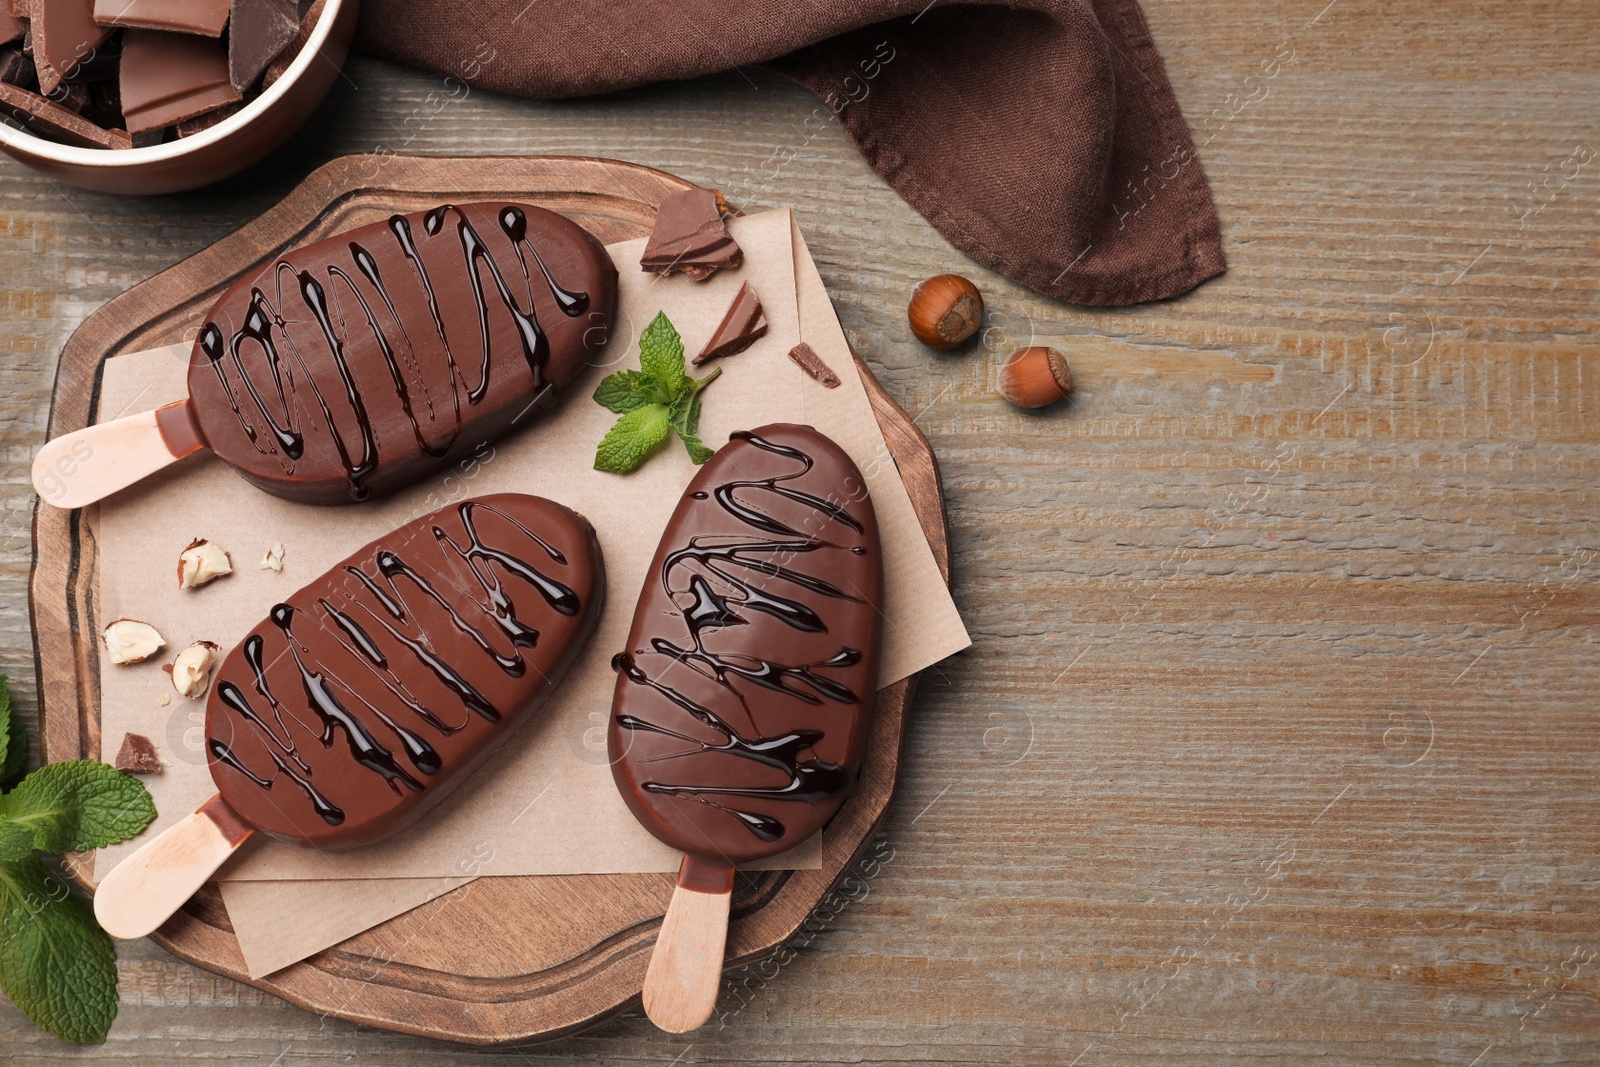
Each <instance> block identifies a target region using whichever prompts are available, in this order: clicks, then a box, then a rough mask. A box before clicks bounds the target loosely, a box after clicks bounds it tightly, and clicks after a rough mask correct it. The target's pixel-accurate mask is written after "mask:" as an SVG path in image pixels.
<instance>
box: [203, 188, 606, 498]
mask: <svg viewBox="0 0 1600 1067" xmlns="http://www.w3.org/2000/svg"><path fill="white" fill-rule="evenodd" d="M530 212H532V213H534V215H535V216H536V224H534V220H532V219H530ZM490 218H492V219H493V220H494V221H493V225H494V226H495V228H496V229H497V230H498V231H499V233H500V235H502V236H503V237H504V240H505V242H508V243H509V251H507V250H506V249H507V244H506V243H495V244H491V243H490V242H487V241H485V240H484V238H483V237H482V236H481V235H480V232H479V229H478V228H477V226H475V225H474V221H473V220H474V219H476V220H477V221H478V223H479V224H480V225H482V224H484V223H486V222H487V221H488V219H490ZM413 219H420V221H421V224H422V229H423V231H424V232H425V234H426V235H427V236H428V237H433V236H439V235H443V236H441V241H449V242H450V245H449V247H453V248H454V249H455V252H454V253H453V254H449V253H445V252H444V251H442V249H443V248H445V247H447V246H445V245H440V246H439V248H436V249H434V250H432V251H429V252H428V253H427V258H428V259H429V260H430V261H431V263H432V267H431V268H430V267H429V266H428V265H427V264H426V263H425V262H424V254H423V252H422V251H421V250H419V248H418V241H417V237H416V235H415V233H414V231H413V228H412V220H413ZM450 231H453V235H452V234H451V232H450ZM497 242H498V238H497ZM541 243H542V244H544V245H545V248H544V249H543V250H542V251H541V248H540V247H539V244H541ZM558 251H559V252H560V255H558V256H556V257H555V259H553V260H552V259H550V257H551V255H553V254H554V253H556V252H558ZM574 254H576V256H577V257H578V258H577V260H576V262H578V264H579V265H578V267H577V268H576V269H574V268H573V267H572V266H571V264H573V263H574V262H575V260H574ZM547 261H549V262H557V263H562V264H566V266H564V267H563V268H562V269H563V271H565V272H568V273H570V274H571V275H572V279H571V280H569V281H562V280H558V279H557V277H556V275H555V273H554V272H553V271H552V270H551V268H550V267H549V266H547ZM513 264H514V265H515V267H516V268H517V269H516V270H511V269H510V267H511V266H512V265H513ZM518 274H520V275H521V280H520V283H517V284H513V283H512V282H511V281H509V280H508V275H509V277H510V278H516V276H517V275H518ZM485 277H487V279H488V282H489V285H488V287H487V288H486V286H485ZM614 279H615V271H614V268H612V266H611V264H610V262H609V260H608V259H607V258H606V256H605V252H604V250H603V249H601V248H600V247H599V245H598V244H597V243H595V242H594V241H593V239H592V238H591V237H589V235H588V234H587V233H585V232H584V231H582V230H581V229H579V228H578V227H577V226H576V225H574V224H572V223H571V222H569V221H567V220H566V219H563V218H561V217H560V216H557V215H554V214H552V213H550V212H546V211H542V210H540V209H537V208H523V207H519V206H517V205H515V204H485V205H468V206H467V207H465V208H460V207H456V206H454V205H449V204H447V205H444V206H441V207H439V208H436V209H434V210H432V211H430V212H428V213H427V214H425V215H422V216H410V217H408V216H404V215H396V216H393V217H391V218H390V219H388V220H387V221H386V222H385V223H382V224H379V225H376V226H369V227H365V228H363V229H361V230H358V231H354V232H352V233H350V234H348V235H345V236H344V237H342V238H338V239H333V240H329V241H325V242H322V243H321V244H319V245H315V246H312V247H311V248H309V249H305V250H297V251H295V252H291V253H289V254H287V255H286V256H284V257H283V258H281V259H279V260H277V261H276V262H275V263H273V264H272V265H271V266H269V267H268V268H267V269H265V270H263V271H262V272H261V273H260V274H258V275H257V276H256V277H255V278H254V279H252V280H251V281H250V282H249V283H248V285H246V286H243V287H240V286H236V287H235V289H234V290H230V291H229V293H228V294H226V295H224V297H223V298H222V300H221V301H219V302H218V305H217V307H216V308H215V309H214V310H213V312H212V314H211V316H210V317H209V318H208V320H207V322H206V323H205V324H204V326H203V327H202V328H201V331H200V337H199V340H198V342H197V344H196V352H197V355H196V359H195V361H194V364H193V367H192V370H191V380H190V390H191V395H192V396H195V398H196V400H197V404H196V408H197V411H198V412H199V414H200V416H201V417H202V418H203V419H204V420H205V422H206V426H205V428H206V432H207V437H208V439H209V440H210V441H212V443H213V446H214V447H217V448H218V451H219V454H222V455H223V456H224V458H225V459H228V460H229V462H230V463H234V464H235V465H236V466H240V467H241V469H244V470H245V471H246V472H247V473H250V474H252V475H253V476H255V477H256V478H257V479H258V483H264V487H265V488H269V489H273V491H278V490H277V489H276V488H274V487H275V486H277V485H279V484H280V483H291V484H292V483H294V482H295V481H296V479H299V480H300V481H302V482H303V481H305V480H307V479H308V478H319V479H326V478H330V477H336V478H338V479H339V481H340V482H341V483H342V487H343V495H344V496H345V497H347V498H348V499H350V500H361V499H365V498H367V497H368V496H370V495H372V494H373V493H375V492H388V491H390V490H392V489H394V488H397V487H398V484H390V483H391V481H393V479H392V478H391V477H389V476H388V474H386V472H389V471H390V470H391V469H392V468H395V467H397V466H401V467H403V466H405V465H407V464H413V465H414V464H416V462H417V461H418V460H424V461H427V462H430V463H431V464H432V465H433V466H437V465H439V463H440V462H443V461H447V460H448V458H449V457H450V456H452V455H453V454H454V453H455V452H457V451H459V450H461V449H463V448H466V449H470V448H472V447H475V446H477V445H481V444H482V443H483V442H484V441H485V440H488V439H490V438H491V437H492V436H495V435H497V434H498V433H500V432H504V430H505V429H508V428H509V426H510V425H511V424H512V423H514V422H515V416H517V415H519V414H520V413H522V412H525V411H526V410H527V408H528V406H529V405H530V404H531V403H532V402H533V401H534V400H535V399H537V398H538V397H539V396H540V395H541V393H543V392H545V391H547V390H550V389H553V388H555V387H557V386H560V385H563V384H565V382H566V381H567V380H569V379H570V378H571V377H572V376H573V375H574V374H576V373H577V372H578V371H580V370H581V369H582V368H583V365H584V360H585V358H586V357H587V356H589V355H592V354H593V353H592V351H590V349H597V348H598V344H597V343H596V342H597V341H598V342H599V343H603V340H601V339H602V338H603V337H604V336H605V334H606V332H607V331H605V330H601V331H600V332H599V333H598V334H592V330H591V327H592V323H589V322H584V323H578V322H574V323H572V324H571V325H570V326H568V325H566V324H564V323H563V325H561V326H560V327H559V328H557V327H556V326H555V325H553V324H552V323H551V322H548V321H545V322H541V319H540V310H539V309H540V307H541V306H542V307H543V308H544V309H545V310H544V314H545V318H546V319H547V320H548V319H549V318H550V317H551V315H552V314H553V315H554V316H555V318H556V319H557V320H575V319H579V318H580V317H584V316H590V312H591V309H593V311H594V312H595V313H596V314H599V315H600V316H601V317H602V319H603V320H604V322H605V323H606V324H609V320H610V316H611V313H612V309H613V307H614V304H615V282H614ZM574 281H575V282H576V283H577V284H573V282H574ZM490 289H492V291H493V294H494V295H493V296H492V297H491V296H490V295H489V291H488V290H490ZM463 302H465V303H467V305H468V306H470V307H471V308H472V312H473V316H472V318H470V319H469V318H466V317H463V316H461V315H460V314H459V313H458V314H456V315H455V316H454V317H453V318H452V314H451V311H450V309H451V307H460V306H461V305H462V303H463ZM424 305H425V306H426V308H427V311H426V313H425V314H424V313H423V312H422V310H421V309H422V307H423V306H424ZM235 306H237V310H236V311H235V310H233V308H234V307H235ZM496 306H499V307H501V308H503V309H504V311H505V312H506V314H507V315H508V316H509V320H510V324H511V330H510V331H507V330H506V328H505V327H504V325H503V324H499V319H498V313H497V312H495V311H494V308H495V307H496ZM591 317H592V316H591ZM230 321H233V322H237V323H238V325H237V327H236V328H230V327H229V326H228V323H229V322H230ZM451 321H453V322H454V325H453V326H447V322H451ZM469 322H475V325H476V331H477V338H476V342H477V346H478V348H479V349H480V356H479V359H478V364H477V367H476V368H475V369H466V368H463V367H462V366H461V364H460V362H459V361H458V359H457V351H456V349H457V348H458V347H459V346H460V345H462V344H470V343H472V341H470V340H468V336H469V335H470V331H471V327H470V326H469V325H468V323H469ZM508 333H514V334H515V337H516V340H515V341H514V342H510V345H511V346H512V348H513V350H516V351H520V354H521V361H522V363H523V364H524V365H525V366H526V367H527V371H528V373H527V374H526V375H522V374H513V373H511V371H510V369H509V366H508V364H507V362H506V360H507V356H506V353H505V350H506V348H507V343H508V341H509V337H508ZM452 340H454V341H455V342H456V344H452ZM202 368H209V373H206V374H205V377H206V378H214V381H215V384H214V386H212V387H211V388H212V390H214V391H215V392H216V394H217V396H216V399H217V400H220V401H222V402H223V403H225V404H226V407H227V409H228V411H229V412H230V413H231V415H232V417H233V420H234V427H233V429H232V430H229V429H228V428H227V427H226V426H224V425H223V424H222V423H221V422H220V421H218V417H217V416H215V415H213V414H212V412H211V410H210V404H209V403H208V402H207V400H206V398H205V397H204V396H202V395H199V394H200V393H201V392H205V391H210V390H201V389H200V388H199V385H198V383H197V382H196V380H195V372H198V371H201V370H202ZM502 379H504V382H505V385H504V387H497V386H496V383H497V382H499V381H501V380H502ZM491 393H493V394H494V396H495V397H496V399H494V400H493V401H491V402H488V403H486V401H487V400H488V398H489V397H490V396H491ZM479 408H482V409H484V410H483V411H481V412H475V409H479ZM490 408H493V411H492V412H491V411H489V410H488V409H490ZM489 423H493V424H494V425H493V427H492V429H493V432H488V429H489V427H488V426H487V424H489ZM235 435H242V441H240V442H239V443H240V444H241V445H243V446H244V449H243V451H242V452H241V453H240V454H239V455H237V456H235V455H232V454H230V453H229V448H230V445H229V442H230V440H231V439H233V438H234V437H235ZM413 453H414V454H413ZM252 456H253V457H254V458H253V459H252V458H250V457H252ZM380 475H383V476H382V477H380ZM409 480H410V479H409V478H407V479H403V480H402V481H409ZM325 493H326V490H324V489H322V488H321V487H320V485H319V488H318V491H317V494H316V495H317V496H318V501H317V502H331V501H329V500H327V499H323V496H324V494H325ZM284 495H295V494H294V493H290V492H286V493H285V494H284Z"/></svg>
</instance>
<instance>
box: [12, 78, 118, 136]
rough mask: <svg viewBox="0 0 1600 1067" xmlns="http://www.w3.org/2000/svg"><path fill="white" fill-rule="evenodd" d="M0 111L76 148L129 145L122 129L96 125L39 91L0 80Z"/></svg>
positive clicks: (33, 129) (42, 134) (29, 127)
mask: <svg viewBox="0 0 1600 1067" xmlns="http://www.w3.org/2000/svg"><path fill="white" fill-rule="evenodd" d="M0 113H3V114H6V115H9V116H11V117H12V118H14V119H16V120H17V121H18V122H20V123H22V125H23V126H25V127H27V128H28V129H29V130H31V131H33V132H34V133H37V134H39V135H41V136H43V137H48V138H50V139H51V140H53V141H60V142H61V143H62V144H67V145H73V146H75V147H78V148H130V147H132V142H131V141H130V140H129V139H128V135H127V134H126V133H124V132H123V131H122V130H107V129H102V128H101V127H99V126H96V125H95V124H94V123H92V122H90V121H89V120H88V119H86V118H84V117H83V116H82V115H79V114H78V113H77V112H75V111H69V110H68V109H66V108H64V107H62V106H61V105H60V104H57V103H54V102H52V101H50V100H46V99H45V98H44V97H42V96H40V95H39V94H38V93H31V92H29V91H28V90H26V89H19V88H18V87H17V86H15V85H6V84H4V83H0Z"/></svg>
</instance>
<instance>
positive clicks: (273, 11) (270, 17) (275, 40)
mask: <svg viewBox="0 0 1600 1067" xmlns="http://www.w3.org/2000/svg"><path fill="white" fill-rule="evenodd" d="M299 32H300V4H299V0H233V25H232V27H231V28H230V29H229V30H228V75H229V77H231V78H232V79H233V87H234V88H235V89H237V90H239V92H241V93H242V92H244V91H245V90H246V89H248V88H250V86H252V85H254V84H255V83H256V80H257V79H258V78H260V77H261V75H262V74H263V73H264V72H265V71H266V69H267V65H268V64H270V63H271V62H272V61H273V60H274V59H277V58H278V55H279V53H281V52H282V51H283V50H284V48H285V47H287V46H288V44H289V42H290V41H292V40H294V39H295V36H296V35H297V34H298V33H299Z"/></svg>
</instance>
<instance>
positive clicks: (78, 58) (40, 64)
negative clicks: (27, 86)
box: [28, 0, 108, 95]
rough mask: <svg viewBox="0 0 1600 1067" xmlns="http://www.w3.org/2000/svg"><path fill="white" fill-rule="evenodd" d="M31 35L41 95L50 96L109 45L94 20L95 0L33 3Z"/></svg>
mask: <svg viewBox="0 0 1600 1067" xmlns="http://www.w3.org/2000/svg"><path fill="white" fill-rule="evenodd" d="M28 13H29V21H28V31H29V33H30V34H31V35H32V37H33V63H34V66H35V67H37V68H38V71H39V88H40V91H41V92H43V93H45V94H46V95H49V94H50V93H53V92H55V88H56V86H58V85H60V84H61V83H62V82H63V81H65V80H66V79H67V78H69V77H71V76H72V74H73V72H74V71H76V70H77V69H78V67H79V65H80V64H82V63H83V62H84V61H85V60H87V59H89V58H90V57H92V56H93V55H94V53H95V50H96V49H97V48H99V47H100V46H101V44H103V43H104V42H105V39H106V34H107V33H108V31H107V30H106V29H105V28H104V27H102V26H101V25H99V24H98V23H97V22H95V20H94V0H32V3H31V4H30V6H29V8H28Z"/></svg>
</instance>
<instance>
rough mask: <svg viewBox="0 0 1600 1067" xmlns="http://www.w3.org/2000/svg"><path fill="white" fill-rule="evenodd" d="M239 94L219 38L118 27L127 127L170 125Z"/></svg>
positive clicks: (233, 99) (133, 129) (138, 130)
mask: <svg viewBox="0 0 1600 1067" xmlns="http://www.w3.org/2000/svg"><path fill="white" fill-rule="evenodd" d="M239 99H240V97H239V94H238V92H236V91H235V90H234V88H233V84H232V83H231V82H230V81H229V80H228V57H227V55H226V53H224V52H223V50H222V44H221V42H218V41H213V40H210V39H208V38H205V37H196V36H193V35H192V34H187V33H163V32H161V31H159V30H127V31H125V32H124V33H123V41H122V114H123V117H124V118H125V119H127V124H128V132H130V133H141V132H143V131H145V130H154V129H158V128H160V127H162V126H171V125H172V124H173V123H176V122H182V121H183V120H184V119H187V118H192V117H194V116H195V115H201V114H204V113H205V112H207V111H213V110H215V109H217V108H219V107H223V106H225V105H227V104H234V103H238V101H239Z"/></svg>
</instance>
